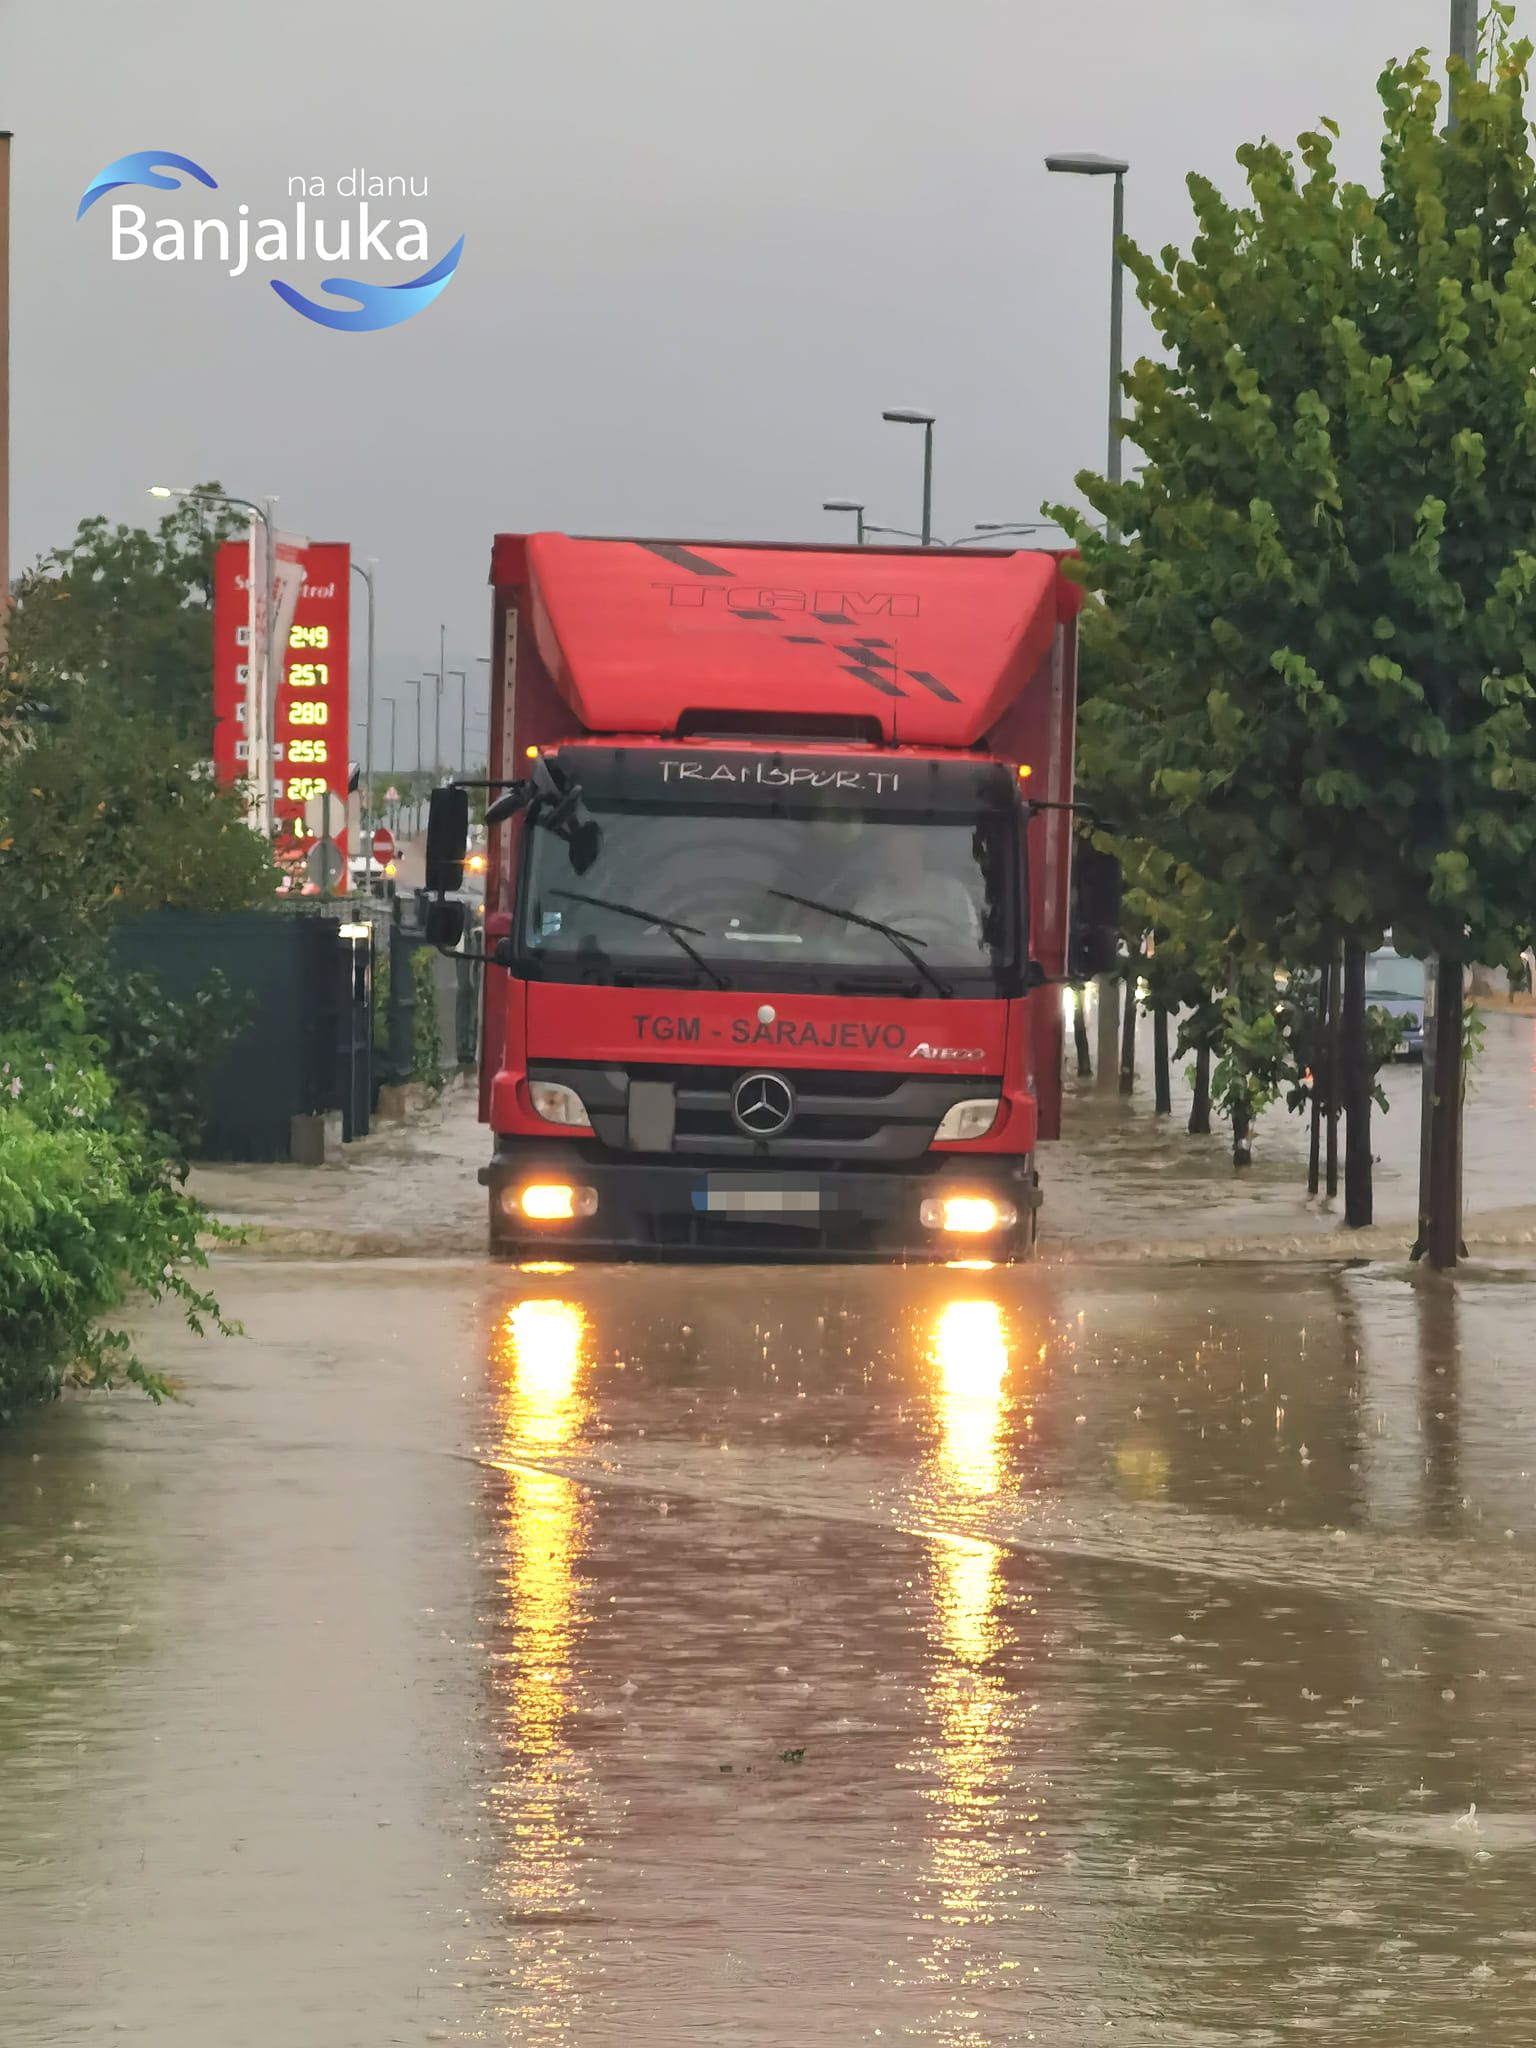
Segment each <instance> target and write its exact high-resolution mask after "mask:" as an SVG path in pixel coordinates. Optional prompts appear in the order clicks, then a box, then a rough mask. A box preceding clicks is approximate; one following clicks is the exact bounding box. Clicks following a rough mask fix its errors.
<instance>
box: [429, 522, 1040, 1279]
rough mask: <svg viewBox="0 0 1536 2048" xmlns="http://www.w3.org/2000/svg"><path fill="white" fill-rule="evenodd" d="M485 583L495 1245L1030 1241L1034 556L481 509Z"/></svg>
mask: <svg viewBox="0 0 1536 2048" xmlns="http://www.w3.org/2000/svg"><path fill="white" fill-rule="evenodd" d="M492 581H493V585H494V587H495V591H496V614H497V639H496V643H495V644H496V654H495V657H494V662H493V681H492V718H491V725H492V767H491V781H492V784H493V787H492V788H491V789H490V790H489V791H488V795H489V798H490V801H489V806H488V809H487V813H486V815H487V820H488V823H489V835H488V846H487V873H486V878H485V879H486V902H485V919H484V930H485V951H486V957H487V960H488V962H489V963H490V964H488V966H487V970H486V974H485V978H484V1005H485V1009H484V1018H483V1030H482V1070H481V1114H482V1117H483V1119H484V1121H485V1122H486V1123H487V1124H488V1125H489V1127H490V1131H491V1134H492V1144H491V1157H490V1160H489V1162H488V1164H487V1166H486V1167H485V1168H484V1169H483V1171H482V1175H481V1178H482V1180H483V1182H484V1183H485V1185H486V1187H487V1189H488V1195H489V1217H490V1239H491V1245H492V1249H493V1250H494V1251H495V1252H497V1253H500V1254H503V1255H507V1256H512V1257H520V1258H527V1257H535V1258H538V1257H549V1256H551V1255H556V1256H562V1257H569V1256H577V1255H585V1256H588V1257H592V1256H598V1257H632V1256H643V1255H646V1254H650V1255H663V1256H673V1257H679V1256H689V1255H699V1256H709V1255H715V1256H732V1255H734V1256H738V1257H751V1258H761V1257H764V1256H771V1255H775V1254H778V1255H782V1256H788V1257H797V1258H807V1257H845V1258H846V1257H859V1256H874V1257H902V1258H929V1259H932V1258H946V1259H949V1258H954V1257H955V1256H957V1255H961V1256H971V1255H976V1256H983V1257H987V1258H993V1259H998V1258H1010V1257H1016V1256H1019V1255H1020V1254H1021V1253H1023V1252H1025V1251H1027V1250H1028V1248H1029V1246H1030V1245H1031V1244H1032V1242H1033V1239H1034V1232H1035V1218H1036V1209H1037V1205H1038V1202H1039V1177H1038V1173H1037V1163H1036V1162H1037V1154H1038V1147H1039V1145H1040V1143H1041V1140H1042V1138H1043V1137H1046V1136H1054V1135H1055V1132H1056V1128H1057V1117H1058V1115H1059V1100H1060V1094H1059V1069H1060V1032H1061V1007H1060V995H1059V990H1057V989H1056V988H1055V987H1053V986H1052V985H1051V984H1052V982H1053V981H1054V980H1059V979H1060V978H1061V976H1062V975H1063V973H1064V971H1065V966H1066V962H1065V947H1066V904H1067V889H1068V879H1069V877H1068V863H1069V849H1070V818H1069V815H1068V813H1069V810H1070V798H1071V788H1070V778H1071V732H1072V670H1073V662H1072V653H1073V630H1074V618H1075V610H1076V591H1075V589H1074V587H1073V586H1072V585H1071V584H1070V583H1069V582H1067V580H1066V579H1065V578H1064V577H1063V576H1062V575H1061V572H1060V564H1059V561H1058V560H1057V558H1056V557H1055V556H1054V555H1050V554H1046V553H1043V552H1041V553H1037V552H1035V551H1027V552H1026V551H1020V552H1001V551H1000V552H999V553H997V554H995V555H991V556H982V557H979V558H978V557H975V556H970V557H966V558H956V557H946V556H943V555H938V554H936V553H934V552H933V551H929V552H927V553H922V552H920V551H915V550H875V549H865V550H863V551H861V553H860V554H859V555H857V556H850V555H849V554H848V553H847V552H846V551H840V550H836V551H835V550H773V549H768V548H754V549H744V548H736V547H732V548H722V547H716V546H711V545H708V544H704V543H680V542H668V543H651V542H638V541H576V540H571V539H569V538H568V537H566V536H563V535H537V536H532V537H529V538H522V537H508V536H503V537H501V538H500V539H498V541H497V543H496V549H495V553H494V557H493V570H492ZM717 588H718V589H719V595H718V596H716V595H714V592H715V591H716V589H717ZM679 592H680V593H681V596H679V594H678V593H679ZM700 592H702V593H703V595H699V593H700ZM696 598H697V601H695V600H696ZM882 629H883V630H882ZM448 797H449V799H451V800H446V801H445V802H443V803H442V804H440V805H437V806H435V807H434V815H433V834H434V836H435V839H436V842H437V843H436V845H435V847H433V846H429V874H428V886H429V888H434V887H435V888H437V889H438V890H439V891H440V893H441V894H442V896H443V900H444V901H445V902H446V899H447V895H448V893H449V890H448V888H446V887H445V886H444V885H445V884H447V885H450V886H451V885H453V884H455V883H457V882H458V881H460V880H461V879H462V868H461V867H460V866H459V865H457V863H458V862H459V861H460V860H461V858H462V848H463V840H464V834H465V831H466V829H467V823H468V818H467V806H466V803H465V798H464V794H463V793H461V792H449V793H448ZM452 921H453V920H451V919H450V922H452ZM443 935H444V936H445V937H449V936H451V933H449V932H448V931H447V930H446V929H445V930H444V934H443ZM555 1247H559V1248H560V1249H559V1251H558V1253H557V1252H555V1250H554V1248H555Z"/></svg>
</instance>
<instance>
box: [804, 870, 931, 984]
mask: <svg viewBox="0 0 1536 2048" xmlns="http://www.w3.org/2000/svg"><path fill="white" fill-rule="evenodd" d="M767 893H768V894H769V895H770V896H777V897H778V898H779V900H780V901H781V902H783V903H798V904H799V905H800V907H801V909H802V910H819V911H821V913H822V914H823V916H825V917H840V918H841V919H842V920H843V922H844V923H845V924H861V925H863V927H864V929H865V930H866V931H870V932H879V933H880V935H881V937H882V938H887V939H889V940H890V942H891V944H892V945H893V946H894V947H895V948H896V950H897V951H898V952H899V953H904V954H905V955H906V957H907V959H909V960H910V961H911V963H912V965H913V966H914V967H915V968H916V969H917V971H918V973H919V974H920V975H921V976H922V977H923V979H924V981H926V982H927V984H928V986H929V987H930V988H933V989H937V990H938V992H939V994H940V995H941V996H952V995H953V994H954V990H953V989H952V988H951V987H950V985H949V983H948V982H947V981H946V980H945V979H944V977H943V975H941V974H940V973H939V972H938V970H937V969H936V968H933V967H930V966H929V965H928V962H927V961H926V960H925V959H924V958H923V956H922V954H921V953H919V952H918V950H917V949H918V947H919V946H925V945H927V943H928V941H927V940H926V939H914V938H912V937H911V936H910V935H909V934H908V933H906V932H901V931H898V930H897V929H896V927H895V925H893V924H882V923H881V922H880V920H879V918H878V917H866V916H865V915H864V913H863V912H862V911H861V910H845V909H844V908H843V906H842V905H841V904H840V903H818V902H817V901H816V898H815V897H814V896H796V895H795V894H794V893H793V892H792V891H791V890H789V889H770V890H768V892H767Z"/></svg>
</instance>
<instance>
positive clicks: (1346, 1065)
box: [1339, 945, 1374, 1230]
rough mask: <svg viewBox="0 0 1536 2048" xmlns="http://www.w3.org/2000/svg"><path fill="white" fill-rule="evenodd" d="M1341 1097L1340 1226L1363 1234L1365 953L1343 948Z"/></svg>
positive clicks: (1367, 1148)
mask: <svg viewBox="0 0 1536 2048" xmlns="http://www.w3.org/2000/svg"><path fill="white" fill-rule="evenodd" d="M1339 1007H1340V1010H1341V1013H1342V1014H1341V1017H1340V1041H1341V1043H1340V1047H1339V1051H1340V1061H1341V1066H1342V1074H1341V1087H1340V1091H1339V1092H1340V1094H1341V1095H1342V1097H1343V1104H1344V1221H1345V1223H1346V1224H1347V1225H1348V1226H1349V1228H1350V1229H1351V1230H1364V1229H1366V1228H1367V1227H1368V1226H1369V1224H1370V1222H1371V1219H1372V1215H1373V1213H1374V1212H1373V1210H1372V1206H1371V1068H1370V1060H1369V1057H1368V1056H1367V1053H1366V1046H1365V948H1364V947H1363V946H1355V945H1349V946H1346V947H1345V948H1344V995H1343V1000H1342V1002H1341V1003H1340V1006H1339Z"/></svg>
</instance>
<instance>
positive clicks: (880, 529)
mask: <svg viewBox="0 0 1536 2048" xmlns="http://www.w3.org/2000/svg"><path fill="white" fill-rule="evenodd" d="M864 531H865V533H883V534H884V535H885V536H886V538H887V540H916V541H922V543H923V546H924V547H926V546H927V545H928V543H927V541H925V540H923V536H922V535H921V534H920V533H914V532H913V531H912V529H911V528H910V527H909V526H871V525H870V523H869V521H868V520H865V522H864Z"/></svg>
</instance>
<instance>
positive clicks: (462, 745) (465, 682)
mask: <svg viewBox="0 0 1536 2048" xmlns="http://www.w3.org/2000/svg"><path fill="white" fill-rule="evenodd" d="M448 673H449V675H451V676H457V677H458V679H459V773H460V774H461V775H466V774H468V772H469V677H468V676H467V675H466V674H465V673H464V671H463V669H461V668H451V669H449V671H448Z"/></svg>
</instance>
